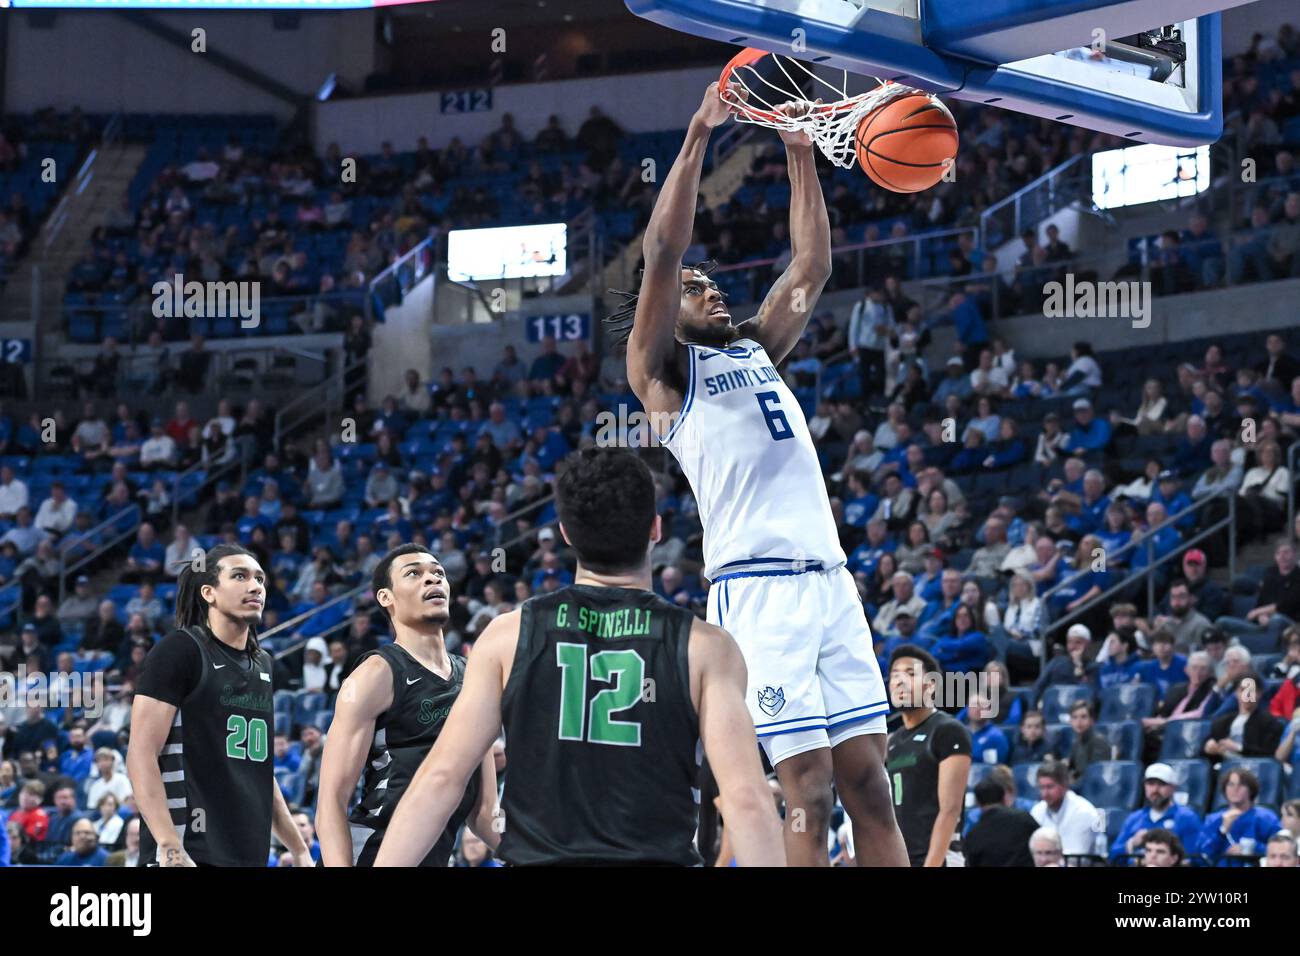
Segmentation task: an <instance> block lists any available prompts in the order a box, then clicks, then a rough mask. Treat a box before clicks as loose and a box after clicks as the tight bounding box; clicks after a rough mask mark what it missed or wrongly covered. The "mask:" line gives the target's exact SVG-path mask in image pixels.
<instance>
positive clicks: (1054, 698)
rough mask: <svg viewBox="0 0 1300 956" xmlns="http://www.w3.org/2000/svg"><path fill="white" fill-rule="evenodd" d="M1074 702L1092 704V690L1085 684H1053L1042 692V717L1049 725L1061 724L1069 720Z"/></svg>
mask: <svg viewBox="0 0 1300 956" xmlns="http://www.w3.org/2000/svg"><path fill="white" fill-rule="evenodd" d="M1076 700H1086V701H1088V702H1089V703H1091V702H1092V688H1091V687H1089V686H1088V685H1086V684H1053V685H1052V686H1051V687H1049V688H1047V690H1045V691H1043V717H1044V719H1045V720H1046V721H1047V722H1048V723H1049V724H1058V723H1059V724H1063V723H1066V722H1067V721H1069V719H1070V706H1071V705H1072V704H1073V703H1074V702H1075V701H1076Z"/></svg>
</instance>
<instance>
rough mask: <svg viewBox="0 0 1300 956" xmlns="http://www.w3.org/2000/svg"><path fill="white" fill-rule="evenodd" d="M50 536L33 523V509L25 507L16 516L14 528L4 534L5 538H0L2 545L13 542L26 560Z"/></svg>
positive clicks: (19, 553) (19, 554) (20, 555)
mask: <svg viewBox="0 0 1300 956" xmlns="http://www.w3.org/2000/svg"><path fill="white" fill-rule="evenodd" d="M49 536H50V535H49V532H47V531H42V530H41V529H40V528H38V527H36V525H35V524H34V523H33V522H32V509H31V508H28V507H26V506H23V507H22V508H19V509H18V513H17V514H16V515H14V526H13V527H12V528H10V529H9V530H8V531H6V532H5V533H4V537H0V544H4V543H5V542H6V541H11V542H13V546H14V547H15V548H17V549H18V556H19V557H20V558H25V557H27V555H29V554H31V553H32V552H34V551H35V550H36V546H37V545H38V544H40V543H41V542H42V541H44V540H46V539H47V538H49Z"/></svg>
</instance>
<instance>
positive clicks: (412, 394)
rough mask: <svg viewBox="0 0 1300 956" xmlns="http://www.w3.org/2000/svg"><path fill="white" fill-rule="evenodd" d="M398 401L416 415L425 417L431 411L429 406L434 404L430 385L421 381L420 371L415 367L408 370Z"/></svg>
mask: <svg viewBox="0 0 1300 956" xmlns="http://www.w3.org/2000/svg"><path fill="white" fill-rule="evenodd" d="M398 403H399V404H400V405H401V407H402V408H403V409H405V410H406V411H408V412H411V413H412V414H414V415H419V416H421V417H423V416H424V415H427V414H428V412H429V406H430V404H432V399H431V398H430V396H429V386H427V385H425V384H424V383H423V382H422V381H420V373H419V372H417V371H416V370H415V369H413V368H408V369H407V370H406V381H405V385H404V386H403V388H402V392H401V395H400V396H399V397H398Z"/></svg>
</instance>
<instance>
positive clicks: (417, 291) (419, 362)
mask: <svg viewBox="0 0 1300 956" xmlns="http://www.w3.org/2000/svg"><path fill="white" fill-rule="evenodd" d="M433 286H434V283H433V279H432V277H430V278H427V279H425V280H424V281H423V282H420V283H417V284H416V286H415V287H414V288H413V289H411V291H410V292H408V293H407V295H406V298H405V299H403V300H402V304H401V305H399V306H395V307H393V308H389V309H386V310H385V311H384V321H383V322H377V323H375V326H374V329H373V331H372V333H371V347H370V355H369V356H368V358H369V371H370V385H369V395H368V398H369V400H370V401H371V402H372V403H373V404H375V405H377V404H378V403H379V402H380V401H382V400H383V397H384V396H385V395H388V394H392V393H395V392H397V391H398V390H399V389H400V388H401V385H402V379H403V376H405V375H406V370H407V369H408V368H413V369H415V370H416V371H417V372H419V373H420V376H421V377H422V378H428V377H429V368H430V367H431V366H432V363H433V340H432V338H431V333H432V329H433V296H434V288H433ZM462 364H464V363H462Z"/></svg>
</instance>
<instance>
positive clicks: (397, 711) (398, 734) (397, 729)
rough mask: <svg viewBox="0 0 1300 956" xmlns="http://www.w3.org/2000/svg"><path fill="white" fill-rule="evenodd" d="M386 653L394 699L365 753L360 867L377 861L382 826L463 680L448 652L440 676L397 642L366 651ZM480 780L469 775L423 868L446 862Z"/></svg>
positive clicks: (355, 839)
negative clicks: (446, 668)
mask: <svg viewBox="0 0 1300 956" xmlns="http://www.w3.org/2000/svg"><path fill="white" fill-rule="evenodd" d="M375 656H377V657H382V658H383V659H384V661H385V662H386V663H387V664H388V667H389V670H391V671H392V674H393V703H392V704H391V705H390V706H389V708H388V710H386V711H384V712H383V713H382V714H380V715H379V718H378V719H377V720H376V721H375V736H374V739H373V740H372V741H371V742H370V753H369V754H368V755H367V756H366V773H365V778H364V784H363V792H362V796H361V799H360V800H359V801H358V802H357V805H356V806H355V807H353V808H352V813H351V814H350V815H349V822H350V823H351V825H352V858H353V862H354V863H355V864H356V865H357V866H370V865H371V864H373V863H374V860H375V856H376V855H377V854H378V852H379V845H380V843H381V842H382V841H383V835H384V830H385V828H387V826H388V822H389V821H390V820H391V819H392V817H393V812H394V811H395V810H396V809H397V803H398V801H399V800H401V799H402V794H404V793H405V792H406V787H407V785H408V784H409V783H410V782H411V778H412V777H414V776H415V772H416V771H417V770H419V769H420V764H421V763H422V762H423V761H424V758H425V756H426V755H427V754H428V753H429V750H430V748H431V747H433V743H434V741H436V740H437V739H438V735H439V734H440V733H442V728H443V725H444V724H446V722H447V715H448V714H449V713H451V705H452V704H453V703H455V701H456V697H457V695H458V694H459V693H460V688H461V684H462V683H463V681H464V678H465V658H463V657H458V656H457V655H455V654H450V655H448V657H449V658H450V660H451V674H450V675H448V677H447V678H446V679H443V678H441V677H439V676H438V675H437V674H435V673H434V672H433V671H431V670H429V669H428V668H427V667H425V666H424V665H423V664H421V663H420V662H419V661H417V660H416V659H415V658H414V657H413V656H412V655H411V654H410V652H409V651H407V650H406V649H405V648H404V647H402V646H401V645H399V644H386V645H384V646H383V647H381V648H379V649H378V650H374V651H370V652H368V653H366V654H364V655H362V657H361V659H360V661H358V662H357V663H358V664H360V663H361V661H364V660H366V659H367V658H369V657H375ZM480 789H481V784H480V782H479V775H478V773H477V772H475V773H474V775H473V776H472V777H470V781H469V786H468V787H467V788H466V789H465V796H464V798H463V799H462V800H461V802H460V805H459V806H458V807H457V808H456V812H455V813H453V814H452V816H451V819H450V820H448V822H447V828H446V829H445V830H443V832H442V835H441V836H440V837H438V842H437V843H435V844H434V845H433V849H431V850H430V851H429V854H428V855H427V856H426V857H425V858H424V861H423V862H422V863H421V864H420V865H421V866H446V865H447V860H448V859H449V858H450V856H451V851H452V848H453V847H454V846H455V844H456V834H457V832H459V830H460V828H461V825H462V824H463V823H464V822H465V820H466V818H467V817H468V816H469V815H470V813H472V812H473V810H474V807H475V806H477V805H478V798H479V790H480Z"/></svg>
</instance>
